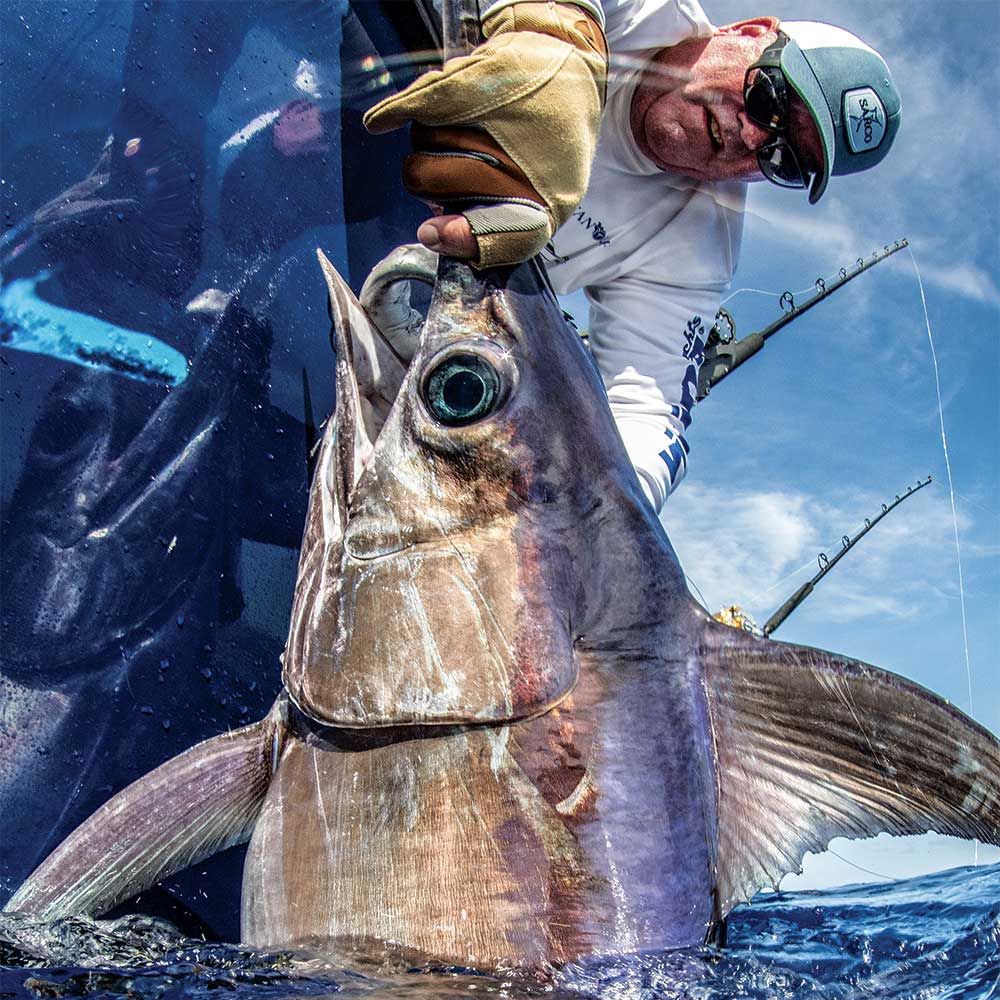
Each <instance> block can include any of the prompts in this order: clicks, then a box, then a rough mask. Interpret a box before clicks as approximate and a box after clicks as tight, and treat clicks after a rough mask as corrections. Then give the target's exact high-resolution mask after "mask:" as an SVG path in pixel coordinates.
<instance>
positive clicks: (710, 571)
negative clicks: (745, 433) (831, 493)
mask: <svg viewBox="0 0 1000 1000" xmlns="http://www.w3.org/2000/svg"><path fill="white" fill-rule="evenodd" d="M886 499H890V498H886ZM880 503H881V499H880V498H879V499H876V498H874V497H872V496H870V495H865V494H860V493H854V494H851V495H847V496H843V497H840V498H838V501H837V502H836V503H831V502H829V501H827V500H822V499H819V498H817V497H813V496H808V495H806V494H804V493H801V492H798V491H790V490H768V491H745V492H740V491H739V490H733V489H729V488H721V487H714V486H707V485H704V484H702V483H698V482H689V483H686V484H685V485H684V486H683V487H682V488H681V489H680V490H678V492H677V493H675V494H674V495H673V496H672V497H671V498H670V500H669V501H668V503H667V506H666V508H665V509H664V513H663V522H664V525H665V526H666V528H667V532H668V534H669V535H670V539H671V541H672V542H673V544H674V547H675V549H676V550H677V554H678V557H679V558H680V560H681V564H682V565H683V566H684V568H685V571H686V572H687V573H688V575H689V577H690V578H691V580H692V581H693V583H694V585H695V586H696V587H697V588H698V589H699V590H700V592H701V593H702V595H703V596H704V599H705V601H706V603H707V604H708V607H709V610H711V611H716V610H718V609H719V608H720V607H722V606H724V605H727V604H731V603H735V604H739V605H741V606H742V607H743V608H745V609H746V610H747V611H749V612H750V613H751V614H752V615H754V617H755V618H757V620H758V622H759V623H761V624H763V622H764V620H766V618H767V617H768V616H769V615H770V614H771V613H772V612H773V611H774V610H775V609H776V608H777V607H778V606H779V605H780V604H781V603H782V602H783V601H784V600H785V599H786V598H787V597H788V596H789V595H790V594H791V593H792V592H793V591H794V590H795V589H796V587H798V586H800V585H801V584H802V583H804V582H805V581H806V580H808V579H809V578H810V577H811V576H812V575H813V574H814V573H815V572H816V571H817V569H818V563H817V555H818V553H819V552H820V551H825V552H826V554H827V555H828V556H829V557H830V558H831V559H832V558H833V557H834V556H835V555H836V553H837V552H839V551H840V548H841V541H840V539H841V537H842V536H843V535H845V534H846V535H851V536H853V535H854V534H856V533H857V531H858V530H859V529H860V528H861V527H862V525H863V520H864V518H865V517H873V516H874V515H875V514H876V513H877V512H878V511H879V509H880V507H879V505H880ZM906 503H908V504H919V505H920V507H919V511H914V510H910V511H908V510H907V507H906V505H905V504H904V505H902V506H901V507H900V508H899V509H898V510H896V511H893V512H892V513H891V514H890V515H889V516H888V517H886V518H885V519H884V520H883V521H882V522H880V523H879V524H878V525H877V526H876V527H875V528H874V529H873V530H872V531H871V532H870V533H869V534H868V535H866V536H865V538H864V539H863V540H862V541H861V542H860V543H859V544H858V545H857V546H856V547H855V548H854V549H852V551H851V552H850V553H848V554H847V555H846V556H845V557H844V560H843V562H842V563H841V564H839V565H838V566H837V567H835V568H834V569H833V570H832V571H831V573H830V574H829V575H828V576H827V577H825V578H824V580H823V582H822V583H821V584H820V585H819V586H820V587H822V589H823V594H824V607H826V608H827V609H828V611H827V616H828V618H829V619H830V620H831V621H834V622H845V623H846V622H851V621H857V620H859V619H863V618H871V617H883V618H885V617H888V618H895V619H897V620H908V619H914V618H916V617H918V616H920V615H922V614H924V613H926V612H927V611H928V609H929V608H931V607H932V606H933V605H934V604H936V603H939V602H940V600H941V598H942V595H943V594H944V595H947V596H948V597H952V596H954V592H955V590H956V588H957V576H955V574H954V573H953V572H952V570H951V569H950V567H952V566H954V565H955V549H954V527H953V523H952V515H951V507H950V504H949V501H948V498H947V495H946V494H945V493H944V492H943V491H942V492H941V493H940V494H938V495H934V494H933V493H931V492H930V490H928V491H925V493H924V494H923V495H922V496H921V497H919V498H911V499H910V500H908V501H907V502H906ZM720 525H724V530H720ZM969 527H970V522H969V520H968V519H967V518H966V517H964V516H963V515H962V514H961V513H959V530H960V532H965V531H968V530H969Z"/></svg>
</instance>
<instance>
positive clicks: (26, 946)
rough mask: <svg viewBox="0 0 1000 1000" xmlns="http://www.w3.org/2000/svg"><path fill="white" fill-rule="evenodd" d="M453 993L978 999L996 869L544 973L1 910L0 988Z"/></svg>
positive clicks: (823, 894)
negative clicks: (705, 943) (685, 944)
mask: <svg viewBox="0 0 1000 1000" xmlns="http://www.w3.org/2000/svg"><path fill="white" fill-rule="evenodd" d="M222 996H231V997H234V998H238V1000H272V998H273V1000H277V998H283V997H300V996H301V997H312V996H338V997H344V998H349V997H379V998H381V997H406V998H433V997H458V996H494V997H510V998H518V997H543V996H547V997H553V998H582V997H594V998H602V1000H603V998H607V1000H654V998H663V1000H674V998H676V1000H681V998H684V1000H687V998H691V1000H736V998H739V1000H805V998H810V1000H816V998H824V1000H848V998H852V1000H853V998H866V1000H867V998H871V1000H890V998H892V1000H903V998H906V1000H930V998H940V1000H945V998H947V1000H987V998H990V997H1000V865H993V866H988V867H979V868H972V867H969V868H956V869H952V870H950V871H946V872H940V873H938V874H934V875H926V876H922V877H920V878H914V879H907V880H903V881H899V882H893V883H889V884H880V885H857V886H844V887H842V888H838V889H828V890H824V891H815V892H779V893H764V894H761V895H759V896H758V897H757V899H756V901H755V902H754V904H753V905H752V906H748V907H741V908H740V909H739V910H737V911H735V912H734V913H733V915H732V916H731V918H730V928H729V944H728V946H727V947H726V948H725V949H724V950H717V949H712V948H698V949H688V950H683V951H674V952H664V953H645V954H641V955H626V956H614V957H607V956H604V957H594V958H591V959H588V960H586V961H581V962H578V963H574V964H572V965H570V966H568V967H566V968H563V969H561V970H558V971H557V972H556V973H555V975H554V978H553V981H552V982H549V983H540V982H537V981H532V980H527V979H524V978H522V977H519V976H518V975H516V974H514V973H509V974H503V973H500V974H498V973H480V972H477V971H475V970H470V969H456V968H446V967H434V966H433V965H431V966H428V965H420V966H409V965H407V963H406V961H405V958H399V957H396V956H393V955H392V954H391V953H390V952H386V953H385V954H378V955H358V954H354V955H350V956H343V957H340V958H338V957H337V956H317V955H310V954H304V953H294V952H281V953H274V952H268V953H265V952H254V951H251V950H248V949H244V948H240V947H237V946H232V945H223V944H216V943H207V942H204V941H198V940H193V939H190V938H184V937H182V936H181V935H180V934H179V933H178V932H177V931H176V929H174V928H173V927H172V926H171V925H170V924H169V923H167V922H165V921H162V920H158V919H153V918H146V917H141V916H130V917H123V918H119V919H118V920H114V921H91V920H85V919H69V920H61V921H56V922H53V923H50V924H45V923H37V922H33V921H31V920H27V919H25V918H23V917H20V916H18V915H16V914H13V915H11V914H5V915H0V998H2V1000H14V998H17V1000H21V998H24V1000H48V998H54V997H92V998H95V1000H96V998H101V997H109V998H110V997H129V998H143V1000H145V998H149V1000H152V998H157V1000H158V998H171V1000H173V998H182V997H183V998H192V1000H194V998H198V1000H202V998H208V997H222Z"/></svg>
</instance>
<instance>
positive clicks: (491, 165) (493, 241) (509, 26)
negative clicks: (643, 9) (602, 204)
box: [364, 2, 608, 267]
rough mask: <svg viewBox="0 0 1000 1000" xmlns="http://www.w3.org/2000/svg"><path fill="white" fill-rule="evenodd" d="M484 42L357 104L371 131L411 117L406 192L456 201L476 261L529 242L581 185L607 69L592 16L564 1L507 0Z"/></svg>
mask: <svg viewBox="0 0 1000 1000" xmlns="http://www.w3.org/2000/svg"><path fill="white" fill-rule="evenodd" d="M483 32H484V34H485V35H486V38H487V41H486V42H484V43H483V44H482V45H480V46H478V47H477V48H476V49H475V50H474V51H473V52H472V53H471V54H470V55H468V56H462V57H460V58H457V59H449V60H448V61H447V62H446V63H445V64H444V66H443V67H442V69H440V70H432V71H431V72H429V73H425V74H424V75H423V76H421V77H420V78H419V79H418V80H416V81H414V83H412V84H411V85H410V86H409V87H407V88H406V90H404V91H402V92H401V93H399V94H395V95H393V96H392V97H387V98H386V99H385V100H383V101H380V102H379V103H378V104H376V105H375V106H374V107H373V108H371V109H370V110H369V111H368V113H367V114H366V115H365V119H364V122H365V127H366V128H367V129H368V131H369V132H372V133H376V134H377V133H380V132H389V131H391V130H393V129H396V128H399V127H400V126H402V125H403V124H405V123H406V122H407V121H411V120H412V121H413V122H415V123H417V124H414V126H413V129H412V132H411V137H412V141H413V147H414V152H413V153H411V154H410V156H408V157H407V159H406V163H405V164H404V168H403V183H404V184H405V186H406V188H407V190H408V191H410V192H412V193H413V194H415V195H417V196H418V197H420V198H423V199H425V200H427V201H432V202H436V203H439V204H445V205H447V206H448V207H449V209H454V210H455V211H461V212H462V213H463V214H464V215H465V217H466V218H467V219H468V220H469V225H470V226H471V228H472V232H473V233H474V234H475V235H476V237H477V240H478V244H479V258H478V260H477V261H476V263H477V264H478V266H480V267H492V266H494V265H497V264H513V263H517V262H519V261H522V260H527V259H528V258H529V257H532V256H533V255H534V254H536V253H538V251H539V250H541V249H542V247H544V246H545V244H546V243H547V242H548V241H549V240H550V239H551V238H552V235H553V234H554V233H555V231H556V230H557V229H558V228H559V227H560V226H561V225H562V224H563V223H564V222H565V221H566V219H568V218H569V216H570V213H571V212H572V211H573V209H574V208H576V206H577V205H578V204H579V202H580V199H581V198H583V194H584V192H585V191H586V189H587V181H588V179H589V177H590V161H591V160H592V159H593V156H594V149H595V147H596V145H597V131H598V128H599V126H600V120H601V110H602V108H603V105H604V89H605V78H606V73H607V63H608V56H607V42H606V40H605V38H604V32H603V31H602V30H601V27H600V25H598V24H597V22H596V21H594V20H593V18H592V17H591V16H590V15H589V14H588V13H587V12H585V11H584V10H583V8H581V7H577V6H575V5H574V4H570V3H551V2H549V3H531V2H529V3H515V4H512V5H510V6H508V7H503V8H501V9H500V10H498V11H497V12H496V13H494V14H492V15H490V17H488V18H487V19H486V21H485V22H484V24H483Z"/></svg>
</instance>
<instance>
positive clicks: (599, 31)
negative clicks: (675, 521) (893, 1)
mask: <svg viewBox="0 0 1000 1000" xmlns="http://www.w3.org/2000/svg"><path fill="white" fill-rule="evenodd" d="M482 26H483V32H484V35H485V36H486V39H487V41H486V42H485V43H484V44H482V45H480V46H479V47H478V48H476V49H475V51H474V52H473V53H472V54H471V55H470V56H468V57H464V58H459V59H452V60H449V61H448V62H447V63H446V64H445V66H444V67H443V69H441V70H435V71H432V72H429V73H425V74H424V75H423V76H421V77H420V78H419V79H418V80H416V81H415V82H414V83H413V84H411V85H410V86H409V87H408V88H407V89H406V90H404V91H402V92H401V93H399V94H396V95H394V96H392V97H389V98H386V99H385V100H383V101H381V102H380V103H379V104H377V105H376V106H375V107H373V108H372V109H371V110H370V111H369V112H368V115H367V116H366V119H365V124H366V125H367V127H368V129H369V131H372V132H385V131H389V130H392V129H395V128H398V127H400V126H402V125H403V124H405V123H406V122H407V121H413V122H414V124H413V126H412V129H411V138H412V142H413V148H414V152H413V153H412V154H411V156H410V157H409V158H408V159H407V162H406V165H405V167H404V184H405V185H406V186H407V188H408V189H409V190H410V191H411V192H412V193H414V194H416V195H418V196H419V197H421V198H423V199H424V200H426V201H427V202H429V203H430V204H431V206H432V208H433V210H434V211H435V215H436V217H434V218H431V219H428V220H427V221H426V222H424V223H423V224H422V225H421V226H420V228H419V229H418V231H417V237H418V239H419V240H420V241H421V242H422V243H424V244H425V245H426V246H428V247H430V248H431V249H432V250H436V251H438V252H440V253H444V254H448V255H450V256H454V257H461V258H465V259H471V260H473V261H474V262H475V263H476V264H478V265H479V266H480V267H488V266H493V265H498V264H504V263H513V262H515V261H520V260H525V259H527V258H528V257H530V256H532V255H533V254H536V253H538V252H540V251H541V252H542V255H543V259H544V260H545V261H546V263H547V266H548V273H549V277H550V279H551V282H552V285H553V287H554V288H555V289H556V291H557V292H559V293H563V294H565V293H568V292H571V291H574V290H576V289H580V288H583V289H585V291H586V295H587V298H588V300H589V303H590V320H589V333H590V346H591V350H592V351H593V354H594V357H595V358H596V360H597V363H598V366H599V367H600V369H601V373H602V375H603V378H604V382H605V386H606V388H607V391H608V396H609V399H610V402H611V408H612V411H613V412H614V415H615V419H616V422H617V425H618V429H619V431H620V432H621V435H622V438H623V439H624V442H625V446H626V448H627V450H628V453H629V457H630V458H631V460H632V463H633V464H634V466H635V468H636V471H637V473H638V475H639V480H640V482H641V484H642V486H643V489H644V491H645V493H646V496H647V497H648V499H649V501H650V503H651V504H652V505H653V507H654V508H655V509H656V510H657V511H659V510H660V508H661V507H662V505H663V503H664V501H665V500H666V498H667V496H668V495H669V494H670V492H671V491H672V490H673V489H675V488H676V487H677V485H678V483H679V482H680V480H681V479H682V477H683V476H684V474H685V472H686V469H687V455H688V451H689V448H688V444H687V442H686V441H685V439H684V432H685V431H686V429H687V428H688V426H689V425H690V422H691V409H692V407H693V405H694V401H695V393H696V387H697V381H698V368H699V365H700V363H701V361H702V358H703V352H704V347H705V340H706V337H707V333H708V330H709V328H710V327H711V325H712V322H713V317H714V316H715V314H716V310H717V309H718V307H719V304H720V301H721V299H722V296H723V294H724V293H725V292H726V290H727V289H728V288H729V285H730V282H731V280H732V276H733V272H734V270H735V268H736V264H737V259H738V255H739V247H740V240H741V236H742V228H743V210H744V205H745V199H746V182H747V181H751V180H760V179H761V178H766V179H767V180H769V181H772V182H773V183H775V184H778V185H780V186H782V187H791V188H807V189H808V191H809V201H810V203H812V204H814V203H815V202H817V201H818V200H819V199H820V197H822V195H823V192H824V191H825V190H826V186H827V182H828V181H829V179H830V177H831V175H833V174H848V173H854V172H856V171H858V170H865V169H867V168H869V167H872V166H874V165H875V164H877V163H878V162H880V161H881V160H882V159H883V157H884V156H885V155H886V153H887V152H888V150H889V147H890V146H891V145H892V142H893V139H894V137H895V134H896V131H897V130H898V128H899V121H900V97H899V93H898V91H897V89H896V87H895V85H894V83H893V81H892V78H891V76H890V73H889V70H888V67H887V66H886V64H885V61H884V60H883V59H882V57H881V56H880V55H879V54H878V53H877V52H875V51H874V50H873V49H871V48H870V47H869V46H867V45H866V44H865V43H864V42H862V41H861V40H860V39H858V38H857V37H856V36H854V35H852V34H850V33H849V32H847V31H845V30H843V29H841V28H837V27H834V26H832V25H828V24H821V23H818V22H811V21H797V22H796V21H793V22H785V21H781V22H779V21H778V20H777V19H776V18H773V17H757V18H752V19H750V20H746V21H740V22H737V23H735V24H729V25H725V26H723V27H715V26H713V25H712V24H711V23H710V22H709V20H708V18H707V17H706V15H705V12H704V11H703V10H702V8H701V7H700V6H699V4H698V2H697V0H645V2H642V3H639V2H637V0H604V2H603V3H602V4H600V5H598V4H597V3H596V2H592V0H579V2H578V3H530V2H513V0H499V2H495V3H493V4H491V5H490V6H489V7H488V8H487V9H485V10H484V12H483V21H482ZM609 47H610V55H611V67H610V71H607V75H606V70H607V58H608V48H609ZM498 81H502V85H501V86H498V83H497V82H498ZM591 166H592V172H591ZM588 179H589V186H588ZM584 192H586V195H585V196H584ZM581 199H582V200H581ZM443 205H446V206H448V208H449V210H452V211H453V210H454V209H455V208H459V209H461V210H462V214H459V215H455V214H443V212H444V209H443V208H442V206H443Z"/></svg>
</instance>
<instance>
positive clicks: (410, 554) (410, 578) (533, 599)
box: [284, 260, 655, 728]
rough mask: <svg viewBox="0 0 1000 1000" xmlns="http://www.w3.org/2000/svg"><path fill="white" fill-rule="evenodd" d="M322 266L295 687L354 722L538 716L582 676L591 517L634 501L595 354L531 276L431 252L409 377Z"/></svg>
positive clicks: (301, 698) (300, 695)
mask: <svg viewBox="0 0 1000 1000" xmlns="http://www.w3.org/2000/svg"><path fill="white" fill-rule="evenodd" d="M324 270H325V271H326V274H327V279H328V283H329V286H330V299H331V305H332V312H333V319H334V326H335V335H336V340H337V405H336V411H335V417H334V420H333V421H332V422H331V425H330V426H328V427H327V429H326V432H325V435H324V441H323V445H322V452H321V456H320V459H319V463H318V465H317V470H316V477H315V479H314V483H313V487H312V493H311V499H310V513H309V517H308V520H307V526H306V532H305V538H304V542H303V550H302V555H301V559H300V565H299V578H298V583H297V588H296V594H295V599H294V603H293V611H292V621H291V627H290V632H289V640H288V645H287V647H286V651H285V671H284V679H285V684H286V687H287V689H288V691H289V694H290V696H291V697H292V698H293V700H294V701H295V702H296V704H297V705H298V706H299V708H301V709H302V710H303V711H304V712H305V713H306V714H307V715H309V716H310V717H312V718H314V719H315V720H317V721H320V722H322V723H325V724H329V725H337V726H344V727H359V728H364V727H380V726H397V725H446V724H460V723H477V722H480V723H486V722H502V721H509V720H514V719H519V718H526V717H530V716H533V715H537V714H540V713H542V712H545V711H547V710H548V709H549V708H551V707H552V706H554V705H556V704H558V703H559V702H560V701H561V700H562V699H563V698H565V697H566V695H567V694H568V693H569V692H570V691H571V690H572V689H573V687H574V685H575V684H576V681H577V676H578V670H579V665H578V662H577V656H576V653H575V650H574V640H575V638H576V637H577V635H579V634H580V631H581V629H585V628H586V621H587V617H588V592H590V587H589V584H594V583H597V581H596V580H594V579H593V572H596V571H598V566H597V563H598V560H596V559H595V555H594V551H593V550H594V541H595V540H594V539H592V538H590V537H589V536H588V533H587V530H586V528H585V527H584V526H585V525H586V524H587V523H594V521H595V519H599V518H600V516H601V513H602V510H603V509H604V508H605V505H606V504H608V500H609V496H610V495H611V494H612V493H617V495H618V498H619V499H621V498H622V497H627V499H628V500H629V502H630V505H631V509H632V510H633V511H637V510H639V509H640V508H641V507H642V501H641V493H640V489H639V486H638V483H637V481H636V480H635V475H634V472H633V471H632V468H631V465H630V464H629V463H628V460H627V457H626V456H625V452H624V448H623V447H622V445H621V441H620V438H619V437H618V434H617V431H616V429H615V426H614V422H613V420H612V417H611V414H610V411H609V409H608V405H607V400H606V395H605V391H604V387H603V384H602V382H601V379H600V376H599V375H598V373H597V370H596V368H595V366H594V364H593V362H592V360H591V358H590V356H589V354H588V353H587V351H586V349H585V348H584V346H583V345H582V343H581V342H580V338H579V337H578V335H577V334H576V333H575V331H573V330H572V329H571V328H570V327H569V326H568V324H567V323H566V321H565V319H564V317H563V314H562V311H561V310H560V308H559V307H558V304H557V303H556V300H555V297H554V296H553V295H552V293H551V291H550V290H549V289H548V287H547V285H546V284H545V282H544V281H543V279H542V276H541V273H540V272H539V271H538V270H537V266H536V265H522V266H520V267H517V268H507V269H494V270H490V271H484V272H477V271H474V270H472V269H471V268H470V267H468V266H466V265H463V264H461V263H459V262H457V261H452V260H442V261H441V264H440V268H439V272H438V278H437V282H436V284H435V291H434V294H433V297H432V300H431V305H430V309H429V313H428V318H427V321H426V323H425V325H424V328H423V331H422V333H421V337H420V342H419V345H418V348H417V351H416V354H415V355H414V356H413V359H412V361H411V362H410V364H409V367H408V368H406V369H405V370H404V369H403V368H402V364H401V362H400V361H399V359H398V358H397V359H395V362H394V361H393V358H392V352H391V348H389V347H388V345H387V343H386V342H385V341H384V340H382V339H381V338H380V336H379V333H378V330H377V329H376V328H375V327H374V325H373V324H371V323H370V321H368V320H367V318H366V317H365V315H364V313H363V311H362V309H361V307H360V305H359V304H358V303H357V301H356V300H355V299H354V297H353V295H352V294H351V293H350V290H349V289H347V287H346V285H344V283H343V281H342V280H341V279H340V278H339V276H338V275H337V274H336V272H335V271H334V270H333V268H332V266H330V265H329V263H328V262H327V263H326V264H325V265H324ZM625 506H626V507H628V506H629V504H625ZM654 520H655V519H654ZM598 589H599V588H598ZM591 599H592V598H591Z"/></svg>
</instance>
